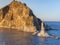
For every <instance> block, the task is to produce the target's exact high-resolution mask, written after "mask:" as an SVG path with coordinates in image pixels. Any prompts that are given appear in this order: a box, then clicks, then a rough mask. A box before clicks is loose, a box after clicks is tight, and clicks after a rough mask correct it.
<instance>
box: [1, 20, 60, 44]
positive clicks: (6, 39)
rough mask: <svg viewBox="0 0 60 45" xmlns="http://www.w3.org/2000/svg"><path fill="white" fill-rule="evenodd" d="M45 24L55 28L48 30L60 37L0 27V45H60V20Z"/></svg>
mask: <svg viewBox="0 0 60 45" xmlns="http://www.w3.org/2000/svg"><path fill="white" fill-rule="evenodd" d="M45 24H48V25H49V26H50V27H52V28H53V29H52V30H46V32H47V33H48V34H51V35H54V36H57V37H59V39H55V38H41V37H38V36H36V35H32V33H28V32H21V31H18V30H15V29H6V28H4V29H3V28H0V45H60V22H57V21H45Z"/></svg>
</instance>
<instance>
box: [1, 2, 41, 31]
mask: <svg viewBox="0 0 60 45" xmlns="http://www.w3.org/2000/svg"><path fill="white" fill-rule="evenodd" d="M40 24H41V20H40V19H38V18H37V17H36V16H35V15H34V14H33V12H32V10H31V9H30V8H29V7H28V6H27V5H26V4H25V3H21V2H18V1H12V2H11V3H10V4H9V5H7V6H5V7H3V8H1V9H0V27H4V28H14V29H18V30H21V31H26V32H35V31H37V30H40Z"/></svg>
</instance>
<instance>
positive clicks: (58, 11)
mask: <svg viewBox="0 0 60 45" xmlns="http://www.w3.org/2000/svg"><path fill="white" fill-rule="evenodd" d="M17 1H21V2H22V3H26V4H27V6H28V7H29V8H31V9H32V11H33V13H34V14H35V16H36V17H38V18H40V19H41V20H44V21H60V0H17ZM10 2H12V0H0V8H2V7H4V6H6V5H8V4H10Z"/></svg>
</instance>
